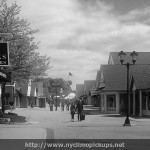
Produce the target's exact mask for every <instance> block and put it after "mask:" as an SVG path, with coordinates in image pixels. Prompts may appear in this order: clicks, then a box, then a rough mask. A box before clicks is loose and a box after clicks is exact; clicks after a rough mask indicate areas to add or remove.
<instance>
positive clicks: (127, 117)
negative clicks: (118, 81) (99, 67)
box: [118, 51, 138, 126]
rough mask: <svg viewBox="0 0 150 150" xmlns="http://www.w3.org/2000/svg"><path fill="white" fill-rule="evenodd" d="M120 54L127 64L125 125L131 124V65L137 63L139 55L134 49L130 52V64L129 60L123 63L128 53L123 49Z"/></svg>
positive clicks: (122, 60) (120, 57) (121, 60)
mask: <svg viewBox="0 0 150 150" xmlns="http://www.w3.org/2000/svg"><path fill="white" fill-rule="evenodd" d="M118 56H119V59H120V62H121V64H122V65H125V66H126V67H127V106H126V119H125V123H124V126H131V124H130V120H129V98H130V93H129V68H130V66H131V65H134V64H135V62H136V60H137V57H138V54H137V53H136V52H135V51H133V52H132V53H131V54H130V56H131V58H132V62H133V64H130V63H129V62H127V63H126V64H124V63H123V62H124V60H125V57H126V53H124V52H123V51H121V52H120V53H119V54H118Z"/></svg>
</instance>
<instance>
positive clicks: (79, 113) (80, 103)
mask: <svg viewBox="0 0 150 150" xmlns="http://www.w3.org/2000/svg"><path fill="white" fill-rule="evenodd" d="M76 110H77V111H78V121H81V115H82V111H83V103H82V100H81V99H80V100H79V101H78V103H77V106H76Z"/></svg>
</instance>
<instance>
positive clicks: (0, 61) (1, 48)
mask: <svg viewBox="0 0 150 150" xmlns="http://www.w3.org/2000/svg"><path fill="white" fill-rule="evenodd" d="M0 66H9V45H8V42H1V43H0Z"/></svg>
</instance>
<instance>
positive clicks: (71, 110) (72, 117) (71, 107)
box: [70, 102, 75, 122]
mask: <svg viewBox="0 0 150 150" xmlns="http://www.w3.org/2000/svg"><path fill="white" fill-rule="evenodd" d="M70 113H71V121H73V122H74V114H75V104H74V102H72V103H71V106H70Z"/></svg>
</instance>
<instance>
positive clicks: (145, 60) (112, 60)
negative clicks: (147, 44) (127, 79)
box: [108, 52, 150, 64]
mask: <svg viewBox="0 0 150 150" xmlns="http://www.w3.org/2000/svg"><path fill="white" fill-rule="evenodd" d="M125 53H126V58H125V61H124V63H127V62H129V63H132V58H131V56H130V54H131V52H125ZM137 53H138V57H137V61H136V64H150V52H137ZM118 54H119V52H110V55H109V60H108V64H120V60H119V57H118Z"/></svg>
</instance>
